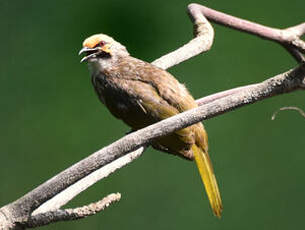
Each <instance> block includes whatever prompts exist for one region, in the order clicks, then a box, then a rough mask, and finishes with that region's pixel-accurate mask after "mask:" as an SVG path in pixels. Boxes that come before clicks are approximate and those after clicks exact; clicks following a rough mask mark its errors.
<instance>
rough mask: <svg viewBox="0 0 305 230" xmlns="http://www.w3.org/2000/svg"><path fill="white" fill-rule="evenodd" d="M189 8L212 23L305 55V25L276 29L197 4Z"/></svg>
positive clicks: (298, 59)
mask: <svg viewBox="0 0 305 230" xmlns="http://www.w3.org/2000/svg"><path fill="white" fill-rule="evenodd" d="M188 8H189V9H197V10H199V11H200V12H201V13H202V14H203V15H204V16H205V17H206V18H207V19H209V20H211V21H212V22H215V23H218V24H221V25H224V26H227V27H230V28H233V29H236V30H239V31H242V32H247V33H250V34H253V35H256V36H259V37H261V38H264V39H268V40H271V41H275V42H278V43H280V44H281V45H284V46H287V45H289V46H291V47H293V48H295V49H297V50H299V51H300V52H301V53H305V42H304V41H303V40H301V39H300V37H301V36H302V35H303V34H304V33H305V32H304V31H305V28H304V27H305V23H302V24H300V25H297V26H293V27H289V28H287V29H276V28H271V27H268V26H263V25H260V24H258V23H254V22H250V21H248V20H245V19H241V18H237V17H234V16H231V15H228V14H225V13H222V12H219V11H216V10H213V9H210V8H208V7H205V6H202V5H199V4H196V3H192V4H190V5H189V6H188ZM293 57H295V55H293ZM302 59H303V58H302ZM296 60H297V61H300V58H297V59H296Z"/></svg>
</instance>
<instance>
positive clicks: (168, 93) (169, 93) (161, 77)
mask: <svg viewBox="0 0 305 230" xmlns="http://www.w3.org/2000/svg"><path fill="white" fill-rule="evenodd" d="M122 66H123V67H122ZM117 68H119V69H121V73H122V74H121V77H124V78H129V79H137V80H140V81H143V82H146V83H148V84H150V85H152V86H153V87H154V88H155V90H156V91H157V93H158V94H159V96H160V97H161V98H162V99H163V100H165V101H167V102H168V104H170V105H172V106H173V107H175V108H176V109H177V110H178V111H179V112H183V111H186V110H189V109H192V108H196V107H197V103H196V102H195V100H194V98H193V97H192V96H191V94H190V93H189V92H188V90H187V89H186V87H185V86H184V85H183V84H181V83H179V82H178V81H177V79H176V78H174V77H173V76H172V75H171V74H170V73H168V72H167V71H165V70H163V69H160V68H158V67H156V66H154V65H152V64H150V63H147V62H144V61H142V60H139V59H136V58H133V57H128V58H124V60H122V62H120V63H119V64H118V66H117ZM131 69H133V71H130V70H131Z"/></svg>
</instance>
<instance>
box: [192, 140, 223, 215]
mask: <svg viewBox="0 0 305 230" xmlns="http://www.w3.org/2000/svg"><path fill="white" fill-rule="evenodd" d="M192 150H193V153H194V157H195V161H196V164H197V167H198V171H199V173H200V177H201V179H202V182H203V184H204V187H205V190H206V193H207V195H208V199H209V201H210V205H211V207H212V210H213V212H214V214H215V216H217V217H219V218H220V217H221V212H222V201H221V197H220V193H219V189H218V185H217V181H216V177H215V174H214V170H213V166H212V162H211V160H210V157H209V154H208V153H207V152H204V150H203V149H201V148H200V147H198V146H197V145H196V144H194V145H193V146H192Z"/></svg>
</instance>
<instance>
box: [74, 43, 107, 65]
mask: <svg viewBox="0 0 305 230" xmlns="http://www.w3.org/2000/svg"><path fill="white" fill-rule="evenodd" d="M110 47H111V45H110V44H106V45H104V46H103V47H95V48H88V47H84V48H82V49H81V50H80V51H79V53H78V55H81V54H83V53H85V54H86V56H85V57H83V58H82V60H81V61H80V62H81V63H82V62H84V61H87V60H88V59H90V58H93V57H96V56H97V55H98V54H100V53H101V52H104V53H106V54H111V50H110Z"/></svg>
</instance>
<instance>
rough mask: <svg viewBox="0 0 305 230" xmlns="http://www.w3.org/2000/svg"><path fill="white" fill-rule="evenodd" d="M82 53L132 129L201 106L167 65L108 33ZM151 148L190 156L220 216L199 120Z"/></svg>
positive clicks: (107, 100) (105, 97)
mask: <svg viewBox="0 0 305 230" xmlns="http://www.w3.org/2000/svg"><path fill="white" fill-rule="evenodd" d="M79 55H84V56H83V58H82V59H81V62H87V64H88V69H89V72H90V75H91V81H92V84H93V87H94V90H95V92H96V94H97V96H98V98H99V100H100V101H101V102H102V103H103V104H104V105H105V106H106V107H107V108H108V110H109V111H110V112H111V114H112V115H113V116H114V117H116V118H117V119H120V120H122V121H123V122H124V123H126V124H127V125H128V126H130V127H131V130H132V131H136V130H139V129H141V128H144V127H146V126H149V125H151V124H154V123H156V122H158V121H161V120H163V119H166V118H169V117H171V116H174V115H176V114H178V113H181V112H183V111H186V110H189V109H193V108H196V107H198V105H197V104H196V102H195V100H194V98H193V97H192V95H191V94H190V93H189V91H188V90H187V89H186V87H185V86H184V85H183V84H181V83H179V82H178V80H177V79H176V78H175V77H174V76H173V75H171V74H170V73H169V72H167V71H166V70H163V69H161V68H158V67H157V66H155V65H153V64H150V63H148V62H145V61H142V60H140V59H137V58H134V57H132V56H131V55H130V54H129V52H128V51H127V49H126V47H125V46H124V45H122V44H121V43H119V42H117V41H115V40H114V39H113V38H112V37H110V36H108V35H106V34H95V35H92V36H90V37H88V38H86V39H85V40H84V41H83V45H82V49H81V50H80V52H79ZM151 145H152V147H153V148H155V149H157V150H161V151H163V152H166V153H171V154H174V155H177V156H180V157H182V158H185V159H188V160H192V161H193V160H195V162H196V165H197V168H198V171H199V174H200V177H201V179H202V182H203V184H204V187H205V190H206V193H207V197H208V200H209V202H210V206H211V208H212V211H213V213H214V215H215V216H217V217H219V218H220V217H221V214H222V210H223V205H222V201H221V196H220V192H219V188H218V185H217V181H216V177H215V174H214V169H213V165H212V162H211V159H210V157H209V154H208V136H207V132H206V131H205V128H204V126H203V124H202V123H201V122H200V123H197V124H194V125H191V126H189V127H186V128H183V129H181V130H178V131H176V132H174V133H171V134H169V135H166V136H163V137H160V138H157V139H155V140H154V141H152V143H151Z"/></svg>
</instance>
